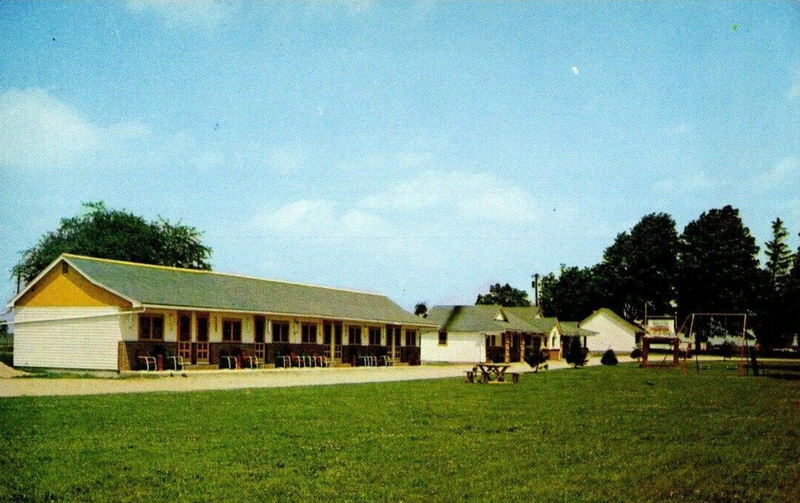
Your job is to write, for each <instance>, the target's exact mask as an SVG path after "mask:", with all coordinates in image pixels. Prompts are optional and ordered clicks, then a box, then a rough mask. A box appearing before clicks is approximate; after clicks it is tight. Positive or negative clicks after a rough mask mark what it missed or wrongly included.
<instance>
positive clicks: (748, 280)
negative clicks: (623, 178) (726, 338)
mask: <svg viewBox="0 0 800 503" xmlns="http://www.w3.org/2000/svg"><path fill="white" fill-rule="evenodd" d="M788 236H789V232H788V230H787V229H786V226H785V224H784V222H783V221H782V220H781V219H780V218H776V219H775V220H774V221H773V222H772V239H770V240H769V241H767V242H766V243H765V244H764V250H765V255H766V261H765V263H764V264H763V265H762V264H761V262H760V260H759V250H760V248H759V246H758V244H756V240H755V238H754V237H753V236H752V235H751V234H750V230H749V229H748V228H747V227H746V226H745V225H744V223H743V222H742V219H741V217H740V216H739V210H738V209H735V208H733V207H731V206H725V207H723V208H720V209H712V210H709V211H706V212H704V213H702V214H701V215H700V216H699V217H698V218H697V219H696V220H693V221H692V222H689V224H688V225H686V227H685V228H684V229H683V232H682V233H680V234H678V232H677V229H676V224H675V221H674V220H673V219H672V217H671V216H670V215H668V214H666V213H651V214H649V215H645V216H644V217H642V219H641V220H640V221H639V222H638V223H637V224H636V225H635V226H633V228H632V229H630V230H629V231H626V232H622V233H620V234H618V235H617V237H616V238H615V240H614V242H613V243H612V244H611V246H609V247H608V248H606V250H605V252H604V253H603V257H602V259H601V261H600V262H599V263H598V264H595V265H593V266H591V267H575V266H566V265H563V264H562V266H561V269H560V271H559V272H558V274H555V273H550V274H547V275H545V276H544V277H543V278H542V280H541V295H540V299H541V301H540V305H541V307H542V310H543V311H544V312H545V314H547V315H549V316H558V317H559V318H560V319H567V320H581V319H583V318H585V317H586V316H588V315H589V314H591V312H592V311H594V310H595V309H597V308H598V307H601V306H603V307H609V308H611V309H613V310H614V311H616V312H617V313H620V314H621V315H623V316H624V317H625V318H628V319H631V320H641V319H643V318H644V315H645V309H646V310H647V312H648V313H649V314H651V315H677V316H678V319H679V320H682V319H683V318H684V317H685V316H686V315H688V314H690V313H696V312H743V313H747V314H748V315H750V317H751V318H750V320H751V321H749V322H748V326H750V327H752V328H753V329H754V331H755V334H756V336H757V337H758V339H759V341H760V342H761V343H762V344H764V345H766V346H768V347H777V346H784V345H786V344H788V343H790V342H791V339H792V337H793V335H794V334H796V333H798V332H800V249H798V250H797V252H794V253H793V252H792V250H791V249H790V248H789V246H788V244H787V242H786V240H787V237H788ZM645 306H646V307H645Z"/></svg>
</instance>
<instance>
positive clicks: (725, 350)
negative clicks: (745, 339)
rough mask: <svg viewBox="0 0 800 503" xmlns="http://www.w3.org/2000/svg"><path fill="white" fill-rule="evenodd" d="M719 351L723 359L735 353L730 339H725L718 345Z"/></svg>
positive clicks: (734, 347)
mask: <svg viewBox="0 0 800 503" xmlns="http://www.w3.org/2000/svg"><path fill="white" fill-rule="evenodd" d="M719 352H720V354H721V355H722V357H723V358H724V359H726V360H728V359H730V358H732V357H733V356H734V355H735V354H736V346H734V345H733V344H732V343H731V342H730V341H725V342H723V343H722V345H721V346H720V347H719Z"/></svg>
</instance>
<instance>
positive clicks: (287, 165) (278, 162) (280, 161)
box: [267, 147, 305, 176]
mask: <svg viewBox="0 0 800 503" xmlns="http://www.w3.org/2000/svg"><path fill="white" fill-rule="evenodd" d="M304 159H305V155H304V154H303V152H302V151H301V150H300V149H299V148H294V147H282V148H277V149H273V150H272V151H271V152H270V153H269V154H267V165H269V167H270V168H272V169H274V170H275V171H277V172H278V173H279V174H281V175H283V176H289V175H292V174H294V173H297V172H298V171H299V170H300V166H301V165H302V163H303V160H304Z"/></svg>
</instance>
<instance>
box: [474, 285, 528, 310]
mask: <svg viewBox="0 0 800 503" xmlns="http://www.w3.org/2000/svg"><path fill="white" fill-rule="evenodd" d="M481 304H499V305H501V306H506V307H520V306H530V305H531V301H530V300H529V299H528V292H526V291H525V290H518V289H516V288H514V287H512V286H511V285H509V284H508V283H506V284H505V285H502V286H501V285H500V283H497V284H494V285H492V286H490V287H489V293H487V294H485V295H480V294H479V295H478V298H477V299H476V300H475V305H476V306H477V305H481Z"/></svg>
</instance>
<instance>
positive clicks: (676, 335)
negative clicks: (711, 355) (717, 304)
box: [639, 313, 750, 375]
mask: <svg viewBox="0 0 800 503" xmlns="http://www.w3.org/2000/svg"><path fill="white" fill-rule="evenodd" d="M740 323H741V331H739V327H740V325H739V324H740ZM674 327H675V319H674V318H672V317H665V316H654V317H649V318H645V335H644V336H643V337H642V360H641V362H640V364H639V366H640V367H650V368H665V367H671V368H681V369H683V371H684V372H686V371H687V370H688V367H689V360H690V359H691V357H692V343H691V341H692V340H697V339H696V336H697V335H701V336H703V337H704V338H706V340H707V341H711V340H716V341H719V340H722V341H724V344H723V346H724V345H726V344H727V345H730V344H731V343H730V341H729V340H728V339H729V336H731V335H732V336H733V337H732V338H733V339H734V340H736V339H738V340H739V344H738V345H737V344H733V346H734V347H736V348H737V349H738V353H739V361H738V370H739V375H745V372H748V370H749V366H748V355H749V354H750V351H749V350H750V348H749V340H748V336H747V314H746V313H691V314H689V315H687V316H686V318H685V319H684V320H683V323H682V324H681V326H680V327H679V328H678V329H677V330H675V329H674ZM732 329H733V331H732ZM706 344H707V343H706ZM653 345H662V346H663V345H666V346H668V347H669V348H670V350H671V351H669V352H667V353H666V354H665V356H664V358H663V359H662V360H661V361H651V359H650V357H651V355H650V353H651V349H652V348H651V347H652V346H653ZM728 347H730V346H728ZM700 349H703V348H702V347H701V343H698V347H696V348H695V351H694V357H695V358H694V360H695V369H696V371H697V373H698V374H699V373H700V359H699V357H698V353H699V352H700V351H699V350H700ZM670 354H671V355H672V359H671V361H670V360H669V356H670Z"/></svg>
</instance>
